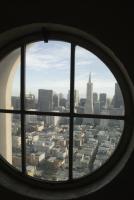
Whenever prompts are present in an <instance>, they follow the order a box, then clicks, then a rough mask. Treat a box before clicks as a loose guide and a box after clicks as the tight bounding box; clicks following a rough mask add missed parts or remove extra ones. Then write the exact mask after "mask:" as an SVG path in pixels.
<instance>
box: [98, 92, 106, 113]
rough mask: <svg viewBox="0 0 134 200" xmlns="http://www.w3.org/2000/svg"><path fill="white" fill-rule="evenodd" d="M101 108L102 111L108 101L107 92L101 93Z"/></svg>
mask: <svg viewBox="0 0 134 200" xmlns="http://www.w3.org/2000/svg"><path fill="white" fill-rule="evenodd" d="M99 100H100V110H101V111H102V110H103V109H104V107H105V106H106V103H107V94H106V93H100V98H99Z"/></svg>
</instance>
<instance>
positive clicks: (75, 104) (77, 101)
mask: <svg viewBox="0 0 134 200" xmlns="http://www.w3.org/2000/svg"><path fill="white" fill-rule="evenodd" d="M67 104H68V105H70V90H69V91H68V95H67ZM74 106H75V107H78V106H79V91H78V90H74Z"/></svg>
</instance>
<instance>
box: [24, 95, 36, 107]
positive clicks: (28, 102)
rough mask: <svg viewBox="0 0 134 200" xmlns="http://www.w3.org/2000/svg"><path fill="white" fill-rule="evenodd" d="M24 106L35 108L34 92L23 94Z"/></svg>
mask: <svg viewBox="0 0 134 200" xmlns="http://www.w3.org/2000/svg"><path fill="white" fill-rule="evenodd" d="M25 106H26V109H35V108H36V102H35V95H34V94H26V96H25Z"/></svg>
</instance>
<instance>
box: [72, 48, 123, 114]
mask: <svg viewBox="0 0 134 200" xmlns="http://www.w3.org/2000/svg"><path fill="white" fill-rule="evenodd" d="M74 99H75V105H74V107H75V112H77V113H85V114H104V115H124V101H123V96H122V93H121V90H120V87H119V85H118V83H117V81H116V79H115V77H114V76H113V74H112V73H111V71H110V70H109V69H108V67H107V66H106V65H105V64H104V63H103V62H102V61H101V60H100V59H99V58H98V57H97V56H95V55H94V54H93V53H91V52H90V51H87V50H85V49H83V48H81V47H79V46H77V47H76V57H75V96H74Z"/></svg>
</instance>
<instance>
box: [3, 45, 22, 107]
mask: <svg viewBox="0 0 134 200" xmlns="http://www.w3.org/2000/svg"><path fill="white" fill-rule="evenodd" d="M0 109H16V110H18V109H20V48H19V49H16V50H14V51H12V52H11V53H10V54H8V55H7V56H6V57H5V58H4V59H2V60H1V61H0Z"/></svg>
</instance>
